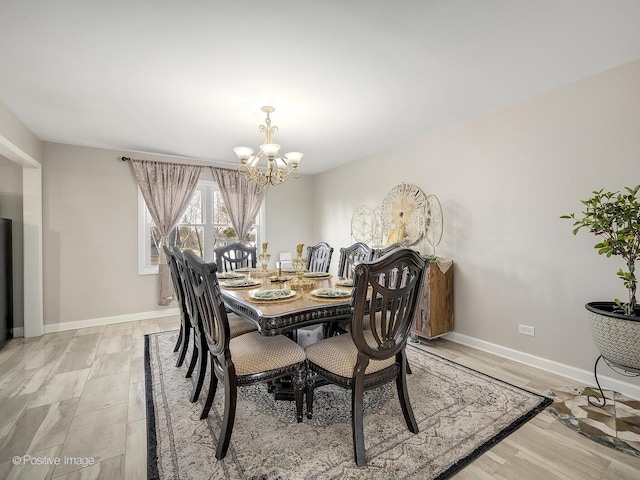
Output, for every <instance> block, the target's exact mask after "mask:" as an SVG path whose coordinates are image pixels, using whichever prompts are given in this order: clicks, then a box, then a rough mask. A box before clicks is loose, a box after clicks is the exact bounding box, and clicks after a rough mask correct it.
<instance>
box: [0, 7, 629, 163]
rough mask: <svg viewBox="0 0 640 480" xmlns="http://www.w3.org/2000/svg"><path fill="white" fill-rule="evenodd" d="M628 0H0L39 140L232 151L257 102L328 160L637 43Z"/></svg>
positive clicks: (525, 91)
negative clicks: (268, 106)
mask: <svg viewBox="0 0 640 480" xmlns="http://www.w3.org/2000/svg"><path fill="white" fill-rule="evenodd" d="M639 18H640V2H638V1H637V0H626V1H623V0H606V1H605V0H573V1H570V0H565V1H557V0H539V1H535V2H532V1H529V2H526V1H513V0H483V1H478V0H396V1H391V0H350V1H345V0H324V1H318V0H316V1H301V0H287V1H283V0H271V1H268V2H257V1H249V0H231V1H213V0H189V1H184V2H178V1H175V0H124V1H122V0H112V1H108V2H106V1H102V2H101V1H98V0H46V1H43V0H2V3H1V5H0V100H1V101H2V102H4V103H5V104H6V105H7V107H8V108H9V109H10V110H11V111H13V112H14V113H15V114H16V115H17V116H18V117H19V118H20V119H21V120H22V121H23V122H24V123H25V124H26V125H27V127H28V128H29V129H31V131H32V132H33V133H34V134H35V135H37V136H38V137H39V138H40V139H41V140H44V141H51V142H60V143H68V144H75V145H86V146H93V147H104V148H111V149H124V150H133V151H139V152H149V153H160V154H168V155H176V156H184V157H193V158H197V159H203V160H210V161H214V162H229V163H234V162H235V156H234V154H233V152H232V148H233V147H234V146H240V145H242V146H249V147H252V148H257V146H259V145H260V144H261V143H262V136H261V134H260V133H259V132H258V126H259V125H260V124H261V123H263V121H264V114H263V113H262V112H261V111H260V108H261V107H262V106H263V105H271V106H273V107H275V113H273V114H272V115H271V119H272V122H273V124H274V125H277V126H278V128H279V131H278V132H277V133H276V135H275V136H274V141H275V142H277V143H280V144H281V145H282V151H283V152H287V151H301V152H303V153H304V154H305V157H304V158H303V159H302V162H301V165H300V166H301V170H302V172H303V173H308V174H313V173H318V172H322V171H325V170H328V169H330V168H333V167H335V166H338V165H340V164H343V163H347V162H350V161H353V160H357V159H359V158H362V157H365V156H367V155H370V154H373V153H376V152H379V151H382V150H384V149H386V148H389V147H391V146H393V145H395V144H398V143H401V142H405V141H408V140H411V139H414V138H417V137H419V136H421V135H424V134H426V133H428V132H430V131H434V130H437V129H441V128H443V127H446V126H448V125H451V124H454V123H457V122H461V121H464V120H466V119H469V118H472V117H476V116H478V115H481V114H483V113H487V112H489V111H492V110H496V109H498V108H501V107H504V106H507V105H509V104H512V103H514V102H518V101H521V100H524V99H526V98H529V97H531V96H534V95H537V94H540V93H543V92H546V91H549V90H551V89H553V88H556V87H558V86H561V85H564V84H567V83H569V82H573V81H576V80H578V79H580V78H584V77H586V76H588V75H592V74H595V73H598V72H601V71H603V70H606V69H609V68H612V67H614V66H617V65H620V64H622V63H626V62H628V61H631V60H635V59H638V58H640V28H638V19H639Z"/></svg>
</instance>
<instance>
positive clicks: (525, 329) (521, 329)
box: [518, 325, 536, 337]
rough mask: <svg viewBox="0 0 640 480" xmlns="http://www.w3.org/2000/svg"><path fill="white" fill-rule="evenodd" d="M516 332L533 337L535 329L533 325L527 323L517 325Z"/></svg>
mask: <svg viewBox="0 0 640 480" xmlns="http://www.w3.org/2000/svg"><path fill="white" fill-rule="evenodd" d="M518 333H520V334H522V335H529V336H530V337H535V335H536V329H535V327H531V326H529V325H518Z"/></svg>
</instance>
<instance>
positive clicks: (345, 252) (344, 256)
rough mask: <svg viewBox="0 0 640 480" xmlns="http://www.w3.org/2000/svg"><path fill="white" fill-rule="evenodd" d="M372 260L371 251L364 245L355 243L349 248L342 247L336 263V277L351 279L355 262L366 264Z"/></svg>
mask: <svg viewBox="0 0 640 480" xmlns="http://www.w3.org/2000/svg"><path fill="white" fill-rule="evenodd" d="M372 258H373V250H372V249H371V247H370V246H369V245H367V244H366V243H362V242H356V243H354V244H353V245H351V246H349V247H342V248H341V249H340V262H339V263H338V276H339V277H344V278H353V267H354V266H355V264H356V262H368V261H369V260H371V259H372Z"/></svg>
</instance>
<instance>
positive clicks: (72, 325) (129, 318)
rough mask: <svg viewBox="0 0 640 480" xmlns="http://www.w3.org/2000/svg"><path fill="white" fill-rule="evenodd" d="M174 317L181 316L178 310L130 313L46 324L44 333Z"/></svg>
mask: <svg viewBox="0 0 640 480" xmlns="http://www.w3.org/2000/svg"><path fill="white" fill-rule="evenodd" d="M173 315H180V312H179V310H178V309H177V308H169V309H166V310H155V311H152V312H140V313H128V314H126V315H116V316H113V317H102V318H92V319H89V320H79V321H77V322H67V323H55V324H52V325H47V324H45V325H44V333H52V332H62V331H64V330H75V329H76V328H87V327H99V326H102V325H112V324H114V323H127V322H135V321H137V320H148V319H151V318H161V317H171V316H173Z"/></svg>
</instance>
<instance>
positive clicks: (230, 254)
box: [213, 243, 258, 272]
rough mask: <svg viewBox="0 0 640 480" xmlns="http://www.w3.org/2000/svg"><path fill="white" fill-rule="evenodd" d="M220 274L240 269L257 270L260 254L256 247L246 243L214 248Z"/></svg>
mask: <svg viewBox="0 0 640 480" xmlns="http://www.w3.org/2000/svg"><path fill="white" fill-rule="evenodd" d="M213 252H214V253H215V257H216V265H217V267H218V271H219V272H230V271H232V270H236V269H238V268H256V263H257V260H258V256H257V255H258V254H257V249H256V247H252V246H251V245H246V244H244V243H230V244H228V245H224V246H223V247H218V248H214V249H213Z"/></svg>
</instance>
